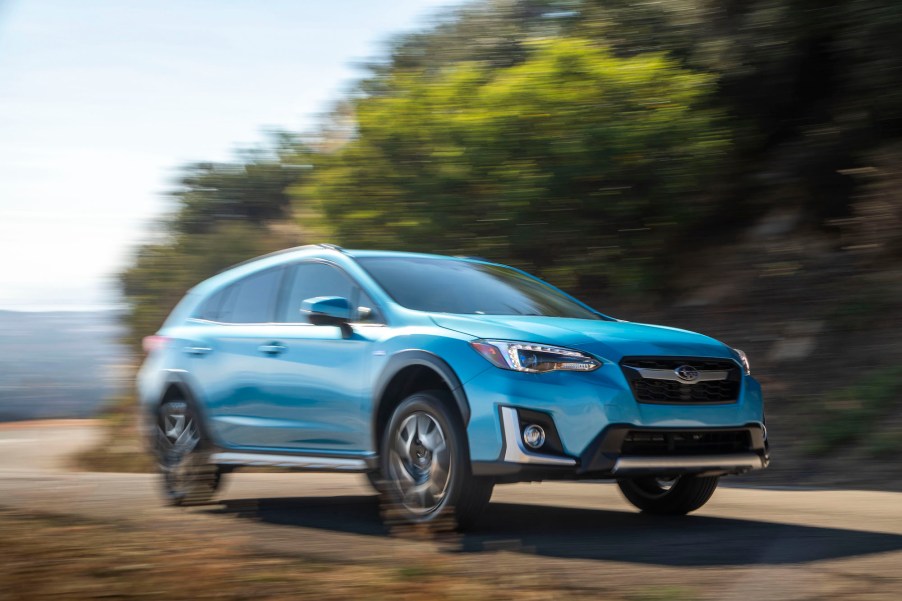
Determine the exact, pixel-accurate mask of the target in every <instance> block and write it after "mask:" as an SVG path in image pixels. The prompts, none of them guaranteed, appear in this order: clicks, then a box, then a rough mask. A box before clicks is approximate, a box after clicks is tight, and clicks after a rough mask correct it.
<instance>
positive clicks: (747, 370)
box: [733, 348, 752, 376]
mask: <svg viewBox="0 0 902 601" xmlns="http://www.w3.org/2000/svg"><path fill="white" fill-rule="evenodd" d="M733 352H734V353H736V358H737V359H739V362H740V363H742V370H743V371H744V372H745V375H747V376H750V375H752V366H751V365H749V358H748V357H746V356H745V353H743V352H742V351H740V350H739V349H738V348H734V349H733Z"/></svg>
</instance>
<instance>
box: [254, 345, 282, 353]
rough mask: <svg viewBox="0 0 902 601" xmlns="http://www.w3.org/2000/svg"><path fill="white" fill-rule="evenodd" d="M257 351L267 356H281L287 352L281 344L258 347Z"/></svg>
mask: <svg viewBox="0 0 902 601" xmlns="http://www.w3.org/2000/svg"><path fill="white" fill-rule="evenodd" d="M257 350H258V351H260V352H261V353H266V354H267V355H281V354H282V353H284V352H285V351H287V350H288V347H287V346H283V345H281V344H275V343H273V344H264V345H263V346H258V347H257Z"/></svg>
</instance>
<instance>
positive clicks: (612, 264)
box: [301, 38, 729, 285]
mask: <svg viewBox="0 0 902 601" xmlns="http://www.w3.org/2000/svg"><path fill="white" fill-rule="evenodd" d="M529 51H530V56H529V58H528V59H527V60H525V61H523V62H521V63H519V64H516V65H513V66H509V67H505V68H500V69H499V68H493V67H490V66H486V65H484V64H482V63H478V62H472V61H470V62H464V63H460V64H457V65H454V66H453V67H449V68H446V69H443V70H442V71H441V72H440V73H438V74H436V75H434V76H430V75H428V74H426V73H424V72H423V71H421V70H414V71H398V72H395V73H393V74H392V75H391V78H390V80H389V81H387V82H385V84H384V91H383V93H381V94H379V95H374V96H368V97H364V98H362V99H360V100H359V101H358V102H357V103H356V107H355V108H356V116H357V126H358V133H357V136H356V137H355V138H354V139H353V140H351V141H350V142H349V143H348V144H347V145H345V146H344V147H343V148H342V149H341V150H340V151H338V152H336V153H334V154H333V155H331V156H326V157H322V158H321V162H319V163H317V168H316V170H315V171H316V173H315V175H314V177H313V179H312V181H311V184H310V186H309V187H307V188H304V189H302V190H301V196H302V197H303V196H309V197H310V198H315V199H316V200H317V201H318V202H319V203H321V208H322V212H323V215H324V217H325V219H326V221H327V222H328V223H329V224H332V225H333V227H334V228H335V234H336V236H337V238H338V239H339V240H340V241H341V242H342V243H346V244H348V245H351V246H364V247H382V248H398V247H401V248H411V249H418V250H426V251H441V252H450V253H459V254H474V255H481V256H490V257H493V258H499V259H503V260H507V261H511V262H514V263H517V264H520V265H524V266H526V267H529V268H532V269H538V270H539V271H548V270H552V271H554V272H556V273H557V274H558V275H559V277H566V276H567V274H568V273H570V272H576V271H577V270H579V271H581V272H587V273H592V274H593V275H594V276H595V277H606V278H613V280H614V281H617V282H618V283H620V284H624V285H626V284H627V283H628V282H630V281H631V275H630V274H631V271H630V269H629V267H628V263H629V262H628V261H626V262H624V261H623V259H633V260H638V259H646V258H654V257H656V256H659V255H660V253H662V252H666V250H667V247H668V242H670V241H671V239H672V237H671V235H670V233H671V231H672V230H673V227H672V224H674V223H676V222H679V223H684V224H688V223H692V222H694V221H696V220H698V219H699V218H702V217H704V216H705V215H706V214H708V213H709V212H710V209H711V195H710V194H709V193H707V190H706V181H707V180H708V178H709V177H710V174H711V173H712V172H713V171H714V170H715V169H716V168H717V166H718V164H719V163H720V161H721V160H722V158H723V156H724V155H725V153H726V152H727V150H728V148H729V144H728V132H727V131H726V130H725V129H724V128H723V127H722V126H721V124H720V119H721V115H720V114H719V113H718V112H717V111H715V110H712V109H706V108H702V107H700V106H699V105H700V103H701V102H703V101H704V100H705V98H706V95H707V94H709V93H710V91H711V89H712V78H711V77H710V76H708V75H705V74H702V73H694V72H690V71H688V70H685V69H682V68H680V67H679V66H678V65H677V64H676V63H675V62H674V61H673V60H671V59H669V58H668V57H667V56H666V55H664V54H661V53H654V54H641V55H636V56H634V57H629V58H617V57H615V56H613V55H612V54H611V52H610V51H609V50H607V49H606V48H604V47H602V46H598V45H596V44H593V43H592V42H590V41H588V40H585V39H580V38H554V39H547V40H537V41H535V42H533V43H531V44H530V47H529ZM649 232H651V233H650V234H649Z"/></svg>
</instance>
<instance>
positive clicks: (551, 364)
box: [470, 340, 601, 373]
mask: <svg viewBox="0 0 902 601" xmlns="http://www.w3.org/2000/svg"><path fill="white" fill-rule="evenodd" d="M470 346H472V347H473V348H474V349H475V350H476V352H477V353H479V354H480V355H482V356H483V357H485V358H486V359H488V361H489V362H490V363H492V364H493V365H495V366H496V367H500V368H502V369H511V370H513V371H525V372H528V373H543V372H548V371H594V370H596V369H598V368H599V367H601V363H600V362H599V361H597V360H596V359H593V358H592V357H590V356H589V355H587V354H585V353H581V352H579V351H574V350H571V349H567V348H561V347H559V346H547V345H544V344H529V343H526V342H508V341H505V340H473V341H472V342H470Z"/></svg>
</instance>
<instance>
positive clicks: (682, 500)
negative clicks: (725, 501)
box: [617, 476, 718, 515]
mask: <svg viewBox="0 0 902 601" xmlns="http://www.w3.org/2000/svg"><path fill="white" fill-rule="evenodd" d="M717 481H718V478H717V476H706V477H699V476H678V477H675V478H656V477H648V478H631V479H629V480H618V481H617V484H618V485H619V486H620V492H622V493H623V496H624V497H626V500H627V501H629V502H630V503H632V504H633V505H635V506H636V507H637V508H639V509H641V510H642V511H644V512H646V513H655V514H660V515H684V514H687V513H689V512H691V511H695V510H696V509H698V508H699V507H701V506H702V505H704V504H705V503H707V502H708V499H710V498H711V495H713V494H714V490H715V489H716V488H717Z"/></svg>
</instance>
